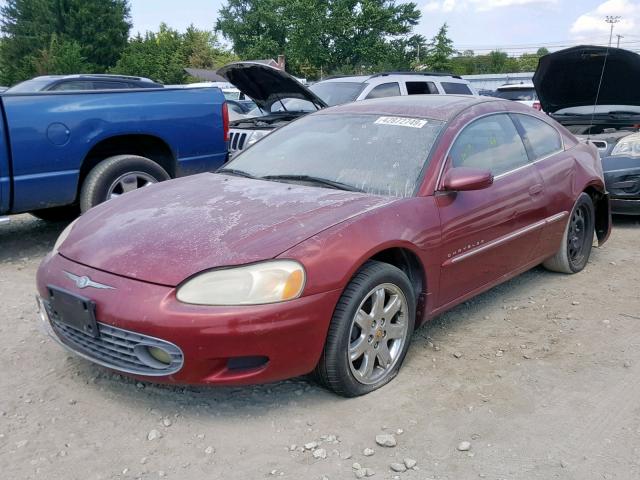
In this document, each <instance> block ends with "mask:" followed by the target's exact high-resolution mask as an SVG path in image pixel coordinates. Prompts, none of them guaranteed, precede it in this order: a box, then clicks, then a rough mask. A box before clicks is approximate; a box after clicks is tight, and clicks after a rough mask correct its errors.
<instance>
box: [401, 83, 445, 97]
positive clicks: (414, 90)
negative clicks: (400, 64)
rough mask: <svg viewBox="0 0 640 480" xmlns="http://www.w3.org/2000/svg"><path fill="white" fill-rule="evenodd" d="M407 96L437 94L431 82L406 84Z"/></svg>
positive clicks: (434, 85) (436, 89)
mask: <svg viewBox="0 0 640 480" xmlns="http://www.w3.org/2000/svg"><path fill="white" fill-rule="evenodd" d="M406 85H407V94H408V95H428V94H437V93H438V88H437V87H436V84H435V83H433V82H406Z"/></svg>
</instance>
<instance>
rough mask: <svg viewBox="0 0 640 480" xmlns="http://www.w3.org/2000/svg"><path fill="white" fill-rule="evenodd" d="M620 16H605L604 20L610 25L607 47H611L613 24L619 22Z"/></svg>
mask: <svg viewBox="0 0 640 480" xmlns="http://www.w3.org/2000/svg"><path fill="white" fill-rule="evenodd" d="M621 18H622V17H620V15H607V17H606V18H605V20H604V21H605V22H607V23H608V24H609V25H611V32H610V33H609V47H611V40H613V26H614V25H615V24H616V23H618V22H620V19H621Z"/></svg>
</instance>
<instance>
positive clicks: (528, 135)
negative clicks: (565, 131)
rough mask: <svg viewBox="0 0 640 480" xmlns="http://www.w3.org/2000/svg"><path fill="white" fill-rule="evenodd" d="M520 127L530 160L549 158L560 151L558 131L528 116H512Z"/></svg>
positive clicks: (560, 143)
mask: <svg viewBox="0 0 640 480" xmlns="http://www.w3.org/2000/svg"><path fill="white" fill-rule="evenodd" d="M514 117H515V118H516V120H517V121H518V122H519V123H520V125H521V126H522V129H523V131H524V136H525V140H526V142H527V143H528V148H529V150H530V151H531V153H532V154H533V157H534V158H533V159H532V160H537V159H539V158H542V157H546V156H549V155H551V154H554V153H557V152H559V151H560V150H562V139H561V138H560V134H559V133H558V131H557V130H556V129H555V128H553V127H552V126H551V125H549V124H548V123H546V122H543V121H542V120H540V119H538V118H535V117H531V116H529V115H519V114H514Z"/></svg>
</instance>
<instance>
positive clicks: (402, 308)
mask: <svg viewBox="0 0 640 480" xmlns="http://www.w3.org/2000/svg"><path fill="white" fill-rule="evenodd" d="M415 311H416V301H415V294H414V289H413V286H412V285H411V282H410V281H409V279H408V278H407V276H406V275H405V274H404V272H403V271H402V270H400V269H398V268H396V267H394V266H393V265H389V264H387V263H382V262H377V261H368V262H367V263H365V264H364V266H363V267H362V268H361V269H360V270H359V271H358V272H357V273H356V274H355V276H354V277H353V278H352V279H351V281H350V282H349V284H348V285H347V288H346V289H345V291H344V292H343V294H342V297H340V300H339V301H338V304H337V306H336V309H335V312H334V314H333V318H332V319H331V324H330V326H329V332H328V333H327V339H326V341H325V346H324V350H323V351H322V356H321V358H320V361H319V362H318V365H317V367H316V370H315V372H314V373H315V378H316V379H317V380H318V381H319V382H320V383H321V384H322V385H324V386H325V387H327V388H328V389H330V390H333V391H334V392H335V393H337V394H338V395H341V396H343V397H356V396H359V395H364V394H366V393H369V392H371V391H373V390H376V389H378V388H380V387H381V386H383V385H385V384H386V383H388V382H390V381H391V380H393V378H395V376H396V375H397V374H398V371H399V370H400V366H401V365H402V362H403V361H404V358H405V356H406V354H407V350H408V348H409V343H410V340H411V335H412V333H413V327H414V324H415Z"/></svg>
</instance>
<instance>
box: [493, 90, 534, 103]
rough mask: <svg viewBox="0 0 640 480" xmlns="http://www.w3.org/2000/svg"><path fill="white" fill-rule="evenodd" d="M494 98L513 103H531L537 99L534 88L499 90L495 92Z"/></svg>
mask: <svg viewBox="0 0 640 480" xmlns="http://www.w3.org/2000/svg"><path fill="white" fill-rule="evenodd" d="M495 96H496V97H498V98H504V99H505V100H514V101H532V100H537V99H538V97H537V96H536V91H535V89H534V88H501V89H500V90H498V91H496V93H495Z"/></svg>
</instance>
